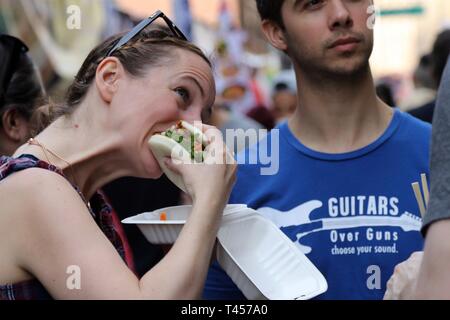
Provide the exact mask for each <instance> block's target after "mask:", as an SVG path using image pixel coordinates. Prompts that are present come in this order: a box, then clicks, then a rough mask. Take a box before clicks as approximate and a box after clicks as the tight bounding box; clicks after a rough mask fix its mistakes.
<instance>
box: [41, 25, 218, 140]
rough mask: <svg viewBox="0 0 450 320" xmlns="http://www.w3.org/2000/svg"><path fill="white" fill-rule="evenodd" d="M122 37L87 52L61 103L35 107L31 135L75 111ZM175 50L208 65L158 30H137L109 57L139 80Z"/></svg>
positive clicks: (192, 49)
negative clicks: (116, 60)
mask: <svg viewBox="0 0 450 320" xmlns="http://www.w3.org/2000/svg"><path fill="white" fill-rule="evenodd" d="M123 35H124V33H122V34H118V35H115V36H112V37H111V38H109V39H107V40H105V41H104V42H103V43H101V44H100V45H98V46H97V47H96V48H95V49H93V50H92V51H91V52H90V53H89V55H88V56H87V58H86V60H85V61H84V63H83V65H82V66H81V68H80V70H79V71H78V74H77V75H76V76H75V80H74V81H73V83H72V84H71V86H70V87H69V89H68V91H67V93H66V97H65V103H64V104H62V105H55V104H48V105H45V106H42V107H40V108H38V110H37V112H36V113H35V115H34V116H33V123H34V133H35V134H36V133H38V132H40V131H41V130H43V129H45V128H46V127H47V126H48V125H50V124H51V123H52V122H53V121H54V120H56V119H57V118H59V117H61V116H70V115H71V114H72V113H73V112H74V111H75V110H76V108H77V106H78V105H79V104H80V103H81V102H82V101H83V99H84V98H85V96H86V94H87V92H88V90H89V88H90V86H91V84H92V82H93V80H94V78H95V73H96V71H97V67H98V66H99V64H100V63H101V61H102V60H103V59H105V57H106V55H107V53H108V52H109V50H110V49H111V48H113V47H114V46H115V45H116V43H117V42H118V41H119V39H120V38H121V37H122V36H123ZM176 48H179V49H184V50H188V51H190V52H193V53H195V54H197V55H199V56H200V57H201V58H203V60H205V61H206V62H207V63H208V65H209V66H211V62H210V61H209V59H208V58H207V57H206V56H205V54H204V53H203V52H202V51H201V50H200V49H199V48H198V47H197V46H195V45H193V44H192V43H190V42H188V41H185V40H182V39H179V38H175V37H174V36H173V35H172V34H171V33H170V31H168V30H167V29H166V28H162V27H153V28H152V29H150V30H147V29H146V30H143V31H141V32H140V33H139V35H138V36H136V37H135V38H134V39H132V40H130V41H129V42H128V43H127V44H126V45H125V46H123V47H122V48H120V49H119V50H117V51H115V52H114V53H113V54H112V55H111V56H113V57H116V58H118V59H119V61H120V62H121V63H122V65H123V67H124V69H125V70H126V71H127V72H128V73H129V74H130V75H132V76H135V77H140V76H143V74H144V72H145V70H146V67H149V66H157V65H164V64H167V63H169V62H170V59H171V58H173V49H176Z"/></svg>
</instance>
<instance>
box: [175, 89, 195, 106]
mask: <svg viewBox="0 0 450 320" xmlns="http://www.w3.org/2000/svg"><path fill="white" fill-rule="evenodd" d="M175 92H176V93H177V94H178V95H179V96H180V97H181V99H183V102H186V103H187V102H189V99H190V98H191V97H190V94H189V91H188V90H186V89H185V88H176V89H175Z"/></svg>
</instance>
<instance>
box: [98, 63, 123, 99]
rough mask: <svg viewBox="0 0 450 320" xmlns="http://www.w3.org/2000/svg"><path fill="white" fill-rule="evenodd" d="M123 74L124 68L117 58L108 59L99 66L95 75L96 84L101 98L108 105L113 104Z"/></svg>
mask: <svg viewBox="0 0 450 320" xmlns="http://www.w3.org/2000/svg"><path fill="white" fill-rule="evenodd" d="M123 73H124V69H123V66H122V64H121V63H120V61H119V59H117V58H115V57H109V58H106V59H105V60H103V61H102V62H100V64H99V65H98V67H97V72H96V74H95V83H96V85H97V89H98V92H99V95H100V97H101V98H102V99H103V100H104V101H105V102H106V103H108V104H109V103H111V101H112V99H113V97H114V94H115V93H116V92H117V89H118V80H119V79H120V78H121V76H122V75H123Z"/></svg>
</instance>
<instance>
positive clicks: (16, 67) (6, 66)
mask: <svg viewBox="0 0 450 320" xmlns="http://www.w3.org/2000/svg"><path fill="white" fill-rule="evenodd" d="M27 52H28V48H27V46H26V45H25V44H24V43H23V42H22V41H21V40H19V39H17V38H15V37H12V36H9V35H5V34H1V35H0V61H1V64H0V120H1V121H0V155H5V156H6V155H8V156H9V155H12V154H13V153H14V151H15V150H16V149H17V148H18V147H20V146H21V145H22V144H24V143H25V142H26V141H27V140H28V139H29V138H30V137H31V131H32V126H31V124H32V121H31V119H32V116H33V112H34V111H35V108H36V107H37V106H38V105H39V104H40V103H42V102H43V100H44V96H45V92H44V88H43V86H42V81H41V78H40V75H39V73H38V71H37V70H36V68H35V66H34V64H33V62H32V60H31V58H30V57H29V55H28V54H27Z"/></svg>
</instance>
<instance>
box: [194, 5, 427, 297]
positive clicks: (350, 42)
mask: <svg viewBox="0 0 450 320" xmlns="http://www.w3.org/2000/svg"><path fill="white" fill-rule="evenodd" d="M256 3H257V7H258V10H259V13H260V16H261V18H262V29H263V31H264V34H265V36H266V38H267V39H268V41H269V42H270V43H271V44H272V45H273V46H274V47H275V48H276V49H278V50H280V51H282V52H285V53H287V55H288V56H289V57H290V58H291V60H292V62H293V65H294V69H295V73H296V76H297V93H298V97H297V108H296V110H295V113H294V115H292V116H291V117H290V118H289V121H287V122H284V123H282V124H280V125H278V127H277V128H275V129H274V130H272V131H271V132H270V133H269V135H268V136H267V138H266V139H263V140H261V141H260V143H259V144H258V145H256V146H253V147H251V148H249V149H248V150H245V151H244V152H242V153H240V154H239V155H238V156H237V160H238V163H239V164H240V165H239V170H238V179H237V182H236V185H235V188H234V189H233V192H232V194H231V196H230V203H232V204H247V205H248V206H249V207H251V208H253V209H255V210H257V211H258V212H259V213H260V214H262V215H263V216H265V217H266V218H268V219H270V220H271V221H273V222H274V223H275V224H276V225H277V226H278V227H279V228H280V229H281V231H283V232H284V234H285V235H286V236H287V237H289V238H290V239H291V240H292V241H293V243H294V244H295V245H296V246H297V248H298V250H301V252H303V253H305V254H306V255H307V257H308V258H309V259H310V260H311V262H312V263H314V264H315V265H316V267H317V268H318V269H319V270H320V271H321V272H322V274H323V275H324V277H325V279H326V280H327V282H328V291H327V292H326V293H324V294H322V295H321V296H320V297H318V299H339V300H344V299H349V300H355V299H356V300H361V299H370V300H376V299H382V298H383V295H384V292H385V290H386V282H387V280H388V278H389V277H390V276H391V274H392V271H393V269H394V267H395V266H396V265H397V264H398V263H399V262H401V261H404V260H405V259H407V258H408V257H409V256H410V255H411V253H412V252H415V251H418V250H421V249H422V247H423V239H422V236H421V234H420V227H421V222H420V213H419V211H418V208H417V202H416V201H415V199H414V194H413V192H412V191H411V182H413V181H417V179H419V178H420V174H421V173H426V174H428V172H429V170H428V166H429V163H428V162H429V155H428V154H429V146H430V137H431V127H430V125H429V124H427V123H425V122H423V121H420V120H418V119H415V118H414V117H412V116H410V115H408V114H407V113H404V112H402V111H400V110H399V109H394V108H391V107H389V106H388V105H386V104H385V103H384V102H382V101H381V100H380V99H379V98H378V97H377V95H376V90H375V85H374V80H373V76H372V72H371V68H370V64H369V58H370V56H371V53H372V50H373V39H374V33H373V29H372V28H369V27H368V25H367V21H368V20H369V21H370V18H371V16H370V14H369V13H368V12H369V11H368V9H369V8H370V7H371V6H372V5H373V1H371V0H359V1H347V0H332V1H288V0H257V1H256ZM267 146H276V147H275V148H277V149H276V152H272V154H273V155H274V158H273V159H272V162H274V161H278V166H277V168H278V170H273V171H271V172H265V171H264V170H263V169H267V168H268V166H267V165H265V164H263V163H262V161H261V162H259V163H257V164H253V163H249V161H245V159H252V158H257V156H258V154H259V152H260V151H261V149H264V148H267ZM272 151H274V150H272ZM277 155H278V157H277ZM275 157H277V158H275ZM261 237H263V235H261ZM242 241H245V237H244V236H243V239H242ZM264 241H265V240H264V239H262V240H261V242H264ZM284 258H286V257H284V256H282V255H280V259H284ZM285 272H289V271H288V270H285ZM203 296H204V298H207V299H229V300H232V299H242V298H244V296H243V294H242V292H241V291H240V290H239V289H238V287H237V286H236V285H235V284H234V283H233V282H232V281H231V279H230V278H229V277H228V275H227V274H226V273H225V272H224V271H223V270H222V269H221V268H220V266H219V265H218V264H217V263H214V264H213V266H212V267H211V268H210V271H209V273H208V278H207V282H206V285H205V290H204V293H203Z"/></svg>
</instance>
